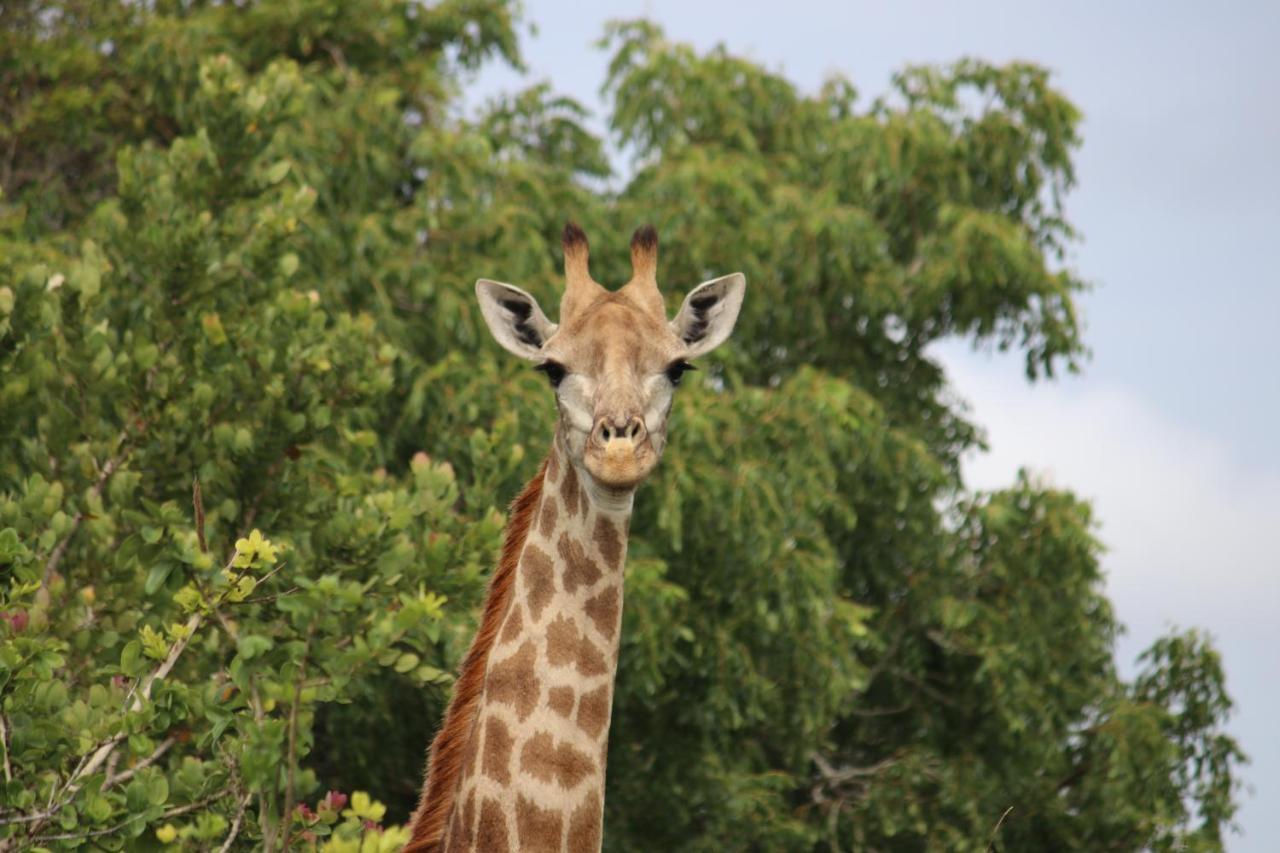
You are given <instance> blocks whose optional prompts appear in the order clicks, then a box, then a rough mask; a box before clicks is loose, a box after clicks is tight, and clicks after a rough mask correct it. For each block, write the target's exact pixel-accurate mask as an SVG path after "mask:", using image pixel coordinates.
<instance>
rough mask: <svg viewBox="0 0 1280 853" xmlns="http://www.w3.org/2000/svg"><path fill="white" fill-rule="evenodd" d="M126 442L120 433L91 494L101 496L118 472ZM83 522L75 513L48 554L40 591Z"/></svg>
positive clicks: (127, 436)
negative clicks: (113, 453) (114, 451)
mask: <svg viewBox="0 0 1280 853" xmlns="http://www.w3.org/2000/svg"><path fill="white" fill-rule="evenodd" d="M128 441H129V434H128V433H127V432H125V433H122V434H121V435H120V439H119V441H118V442H117V447H116V455H115V456H113V457H111V458H110V459H108V460H107V464H106V465H103V466H102V473H101V474H99V475H98V481H97V482H96V483H94V484H93V489H92V492H93V494H95V495H100V494H102V489H103V487H104V486H106V484H107V480H109V479H111V475H112V474H114V473H115V472H116V471H117V470H119V468H120V465H121V463H122V462H124V460H125V459H126V458H127V457H128V455H129V451H128ZM84 520H85V514H84V513H83V512H78V513H76V517H75V519H74V520H73V521H72V522H71V529H70V530H68V531H67V535H66V536H64V537H62V541H61V542H59V543H58V544H57V545H56V546H54V549H53V552H52V553H50V554H49V559H48V561H47V562H46V563H45V564H44V574H43V575H42V576H41V577H40V588H41V589H47V588H48V586H49V581H50V580H52V579H53V574H54V572H56V571H57V570H58V566H59V565H60V564H61V563H62V558H63V557H64V556H66V553H67V548H68V547H69V546H70V545H71V539H72V537H74V536H75V535H76V531H77V530H79V529H80V525H81V524H83V523H84Z"/></svg>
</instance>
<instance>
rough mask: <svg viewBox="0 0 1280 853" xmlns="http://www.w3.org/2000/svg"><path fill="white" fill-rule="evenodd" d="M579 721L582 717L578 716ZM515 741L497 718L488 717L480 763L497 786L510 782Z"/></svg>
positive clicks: (504, 724) (505, 725)
mask: <svg viewBox="0 0 1280 853" xmlns="http://www.w3.org/2000/svg"><path fill="white" fill-rule="evenodd" d="M578 717H579V719H581V717H582V715H581V714H579V715H578ZM513 748H515V739H514V738H513V737H512V736H511V731H510V730H509V729H508V728H507V724H506V723H504V722H502V720H499V719H498V718H497V717H489V718H488V719H487V720H486V721H485V727H484V757H483V759H482V760H481V762H480V767H481V769H483V770H484V773H485V775H486V776H488V777H489V778H490V779H493V780H494V781H495V782H498V783H499V784H502V785H506V784H508V783H509V782H510V781H511V750H512V749H513Z"/></svg>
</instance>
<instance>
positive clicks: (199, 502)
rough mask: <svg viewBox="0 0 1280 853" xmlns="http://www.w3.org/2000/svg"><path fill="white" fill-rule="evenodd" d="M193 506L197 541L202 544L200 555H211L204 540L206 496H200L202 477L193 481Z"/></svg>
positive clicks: (194, 478) (197, 477)
mask: <svg viewBox="0 0 1280 853" xmlns="http://www.w3.org/2000/svg"><path fill="white" fill-rule="evenodd" d="M191 505H192V506H193V507H194V508H195V514H196V539H197V540H198V541H199V542H200V553H201V554H208V553H209V543H208V542H207V541H205V538H204V495H202V494H200V477H199V476H196V477H193V478H192V479H191Z"/></svg>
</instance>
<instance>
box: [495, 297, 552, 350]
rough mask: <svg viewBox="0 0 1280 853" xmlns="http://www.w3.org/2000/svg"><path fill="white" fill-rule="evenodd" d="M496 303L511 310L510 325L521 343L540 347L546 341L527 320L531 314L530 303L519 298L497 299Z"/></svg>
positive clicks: (531, 307)
mask: <svg viewBox="0 0 1280 853" xmlns="http://www.w3.org/2000/svg"><path fill="white" fill-rule="evenodd" d="M498 304H499V305H501V306H502V307H503V308H505V309H506V310H508V311H510V312H511V320H512V323H511V327H512V329H513V330H514V331H515V333H516V337H517V338H518V339H519V340H520V341H521V342H522V343H526V344H528V345H529V346H531V347H540V346H542V345H543V344H544V343H546V341H544V340H543V339H542V335H541V334H540V333H539V332H538V330H537V329H535V328H534V327H533V325H532V324H531V323H530V322H529V318H530V317H532V316H533V306H532V305H530V304H529V303H528V302H525V301H523V300H520V299H499V300H498Z"/></svg>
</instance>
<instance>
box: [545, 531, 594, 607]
mask: <svg viewBox="0 0 1280 853" xmlns="http://www.w3.org/2000/svg"><path fill="white" fill-rule="evenodd" d="M556 551H558V552H559V554H560V559H561V560H563V561H564V564H565V568H564V574H563V575H561V582H562V583H563V584H564V591H565V592H567V593H569V594H570V595H572V594H573V591H574V590H576V589H577V588H578V587H579V586H591V585H592V584H593V583H595V582H596V581H598V580H600V578H601V577H602V575H601V573H600V567H599V566H597V565H596V563H595V561H594V560H592V559H591V558H590V557H588V556H587V549H585V548H583V547H582V543H581V542H579V541H577V540H576V539H574V538H572V537H571V536H569V534H568V533H561V534H560V540H559V541H558V542H557V543H556Z"/></svg>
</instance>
